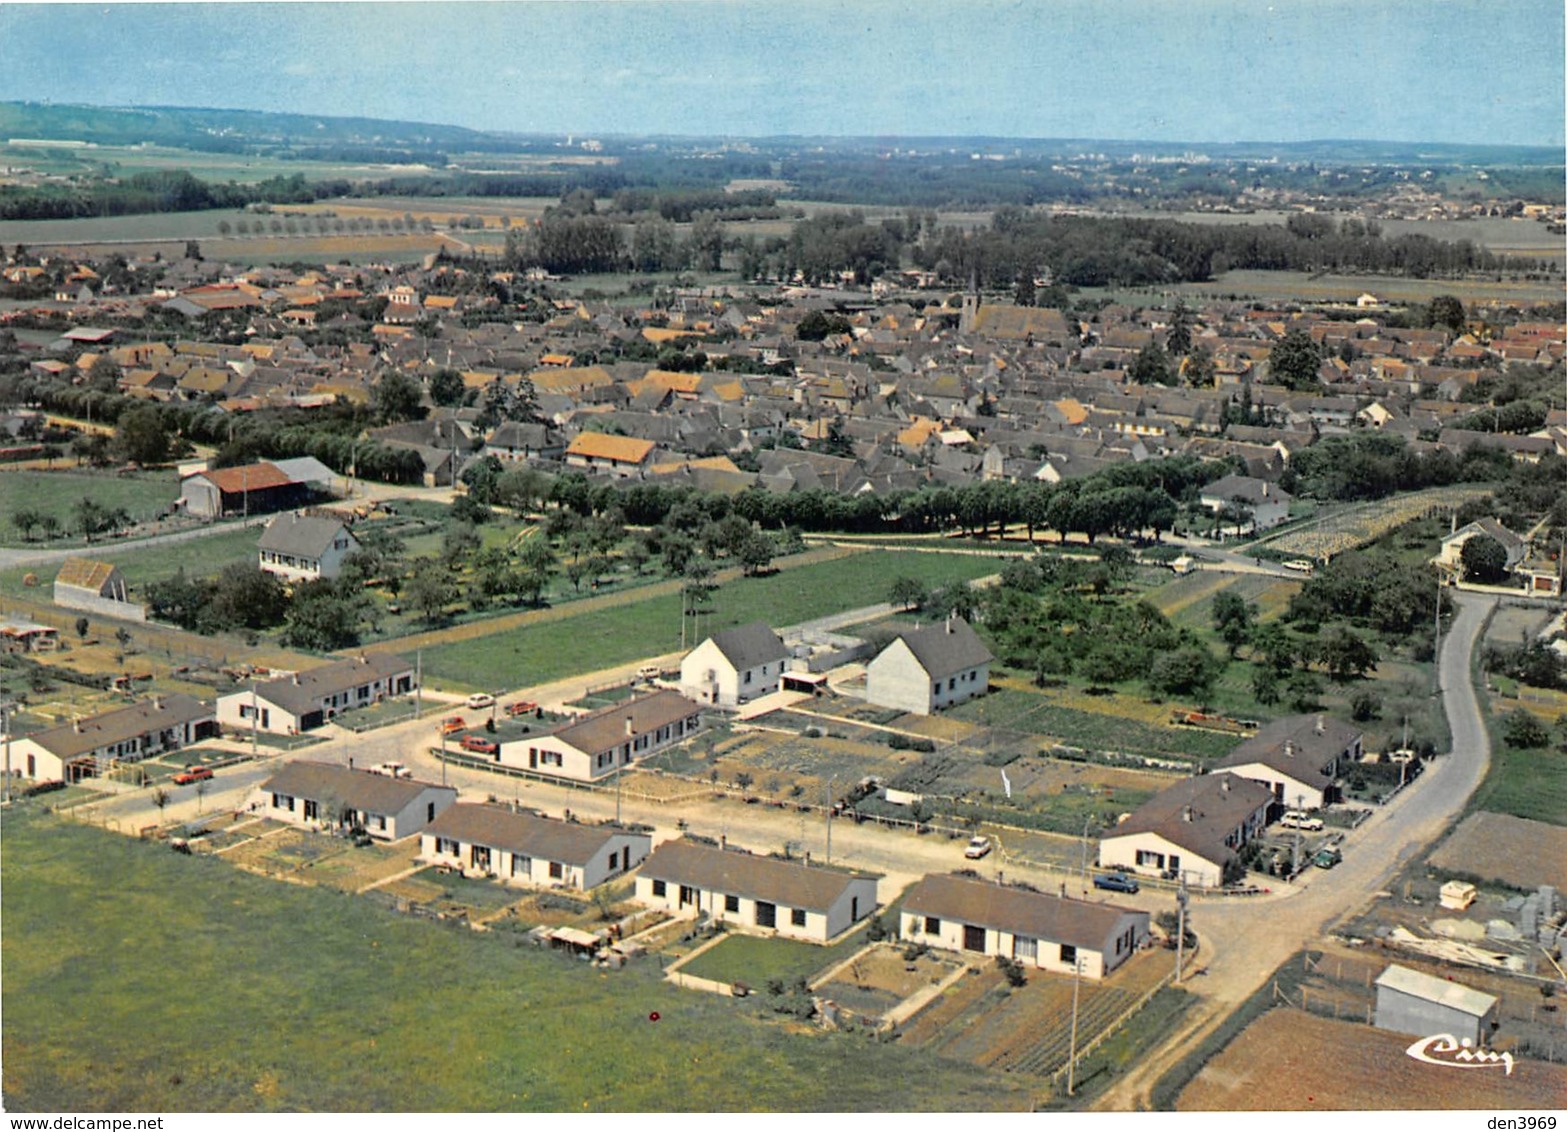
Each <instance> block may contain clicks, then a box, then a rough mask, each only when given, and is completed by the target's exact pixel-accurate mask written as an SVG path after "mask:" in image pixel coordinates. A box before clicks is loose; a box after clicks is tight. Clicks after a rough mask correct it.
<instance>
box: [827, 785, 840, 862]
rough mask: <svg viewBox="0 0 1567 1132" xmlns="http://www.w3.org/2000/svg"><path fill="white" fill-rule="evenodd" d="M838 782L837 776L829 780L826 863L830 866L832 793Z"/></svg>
mask: <svg viewBox="0 0 1567 1132" xmlns="http://www.w3.org/2000/svg"><path fill="white" fill-rule="evenodd" d="M837 782H838V777H837V775H834V776H832V777H831V778H829V779H828V780H827V861H826V863H827V864H829V865H830V864H832V806H833V801H832V793H833V787H834V786H835V785H837Z"/></svg>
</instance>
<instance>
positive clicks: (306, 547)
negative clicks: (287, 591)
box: [256, 514, 359, 582]
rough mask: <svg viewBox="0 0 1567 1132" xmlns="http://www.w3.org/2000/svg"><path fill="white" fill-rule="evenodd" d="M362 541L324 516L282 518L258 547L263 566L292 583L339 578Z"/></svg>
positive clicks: (269, 524) (291, 515)
mask: <svg viewBox="0 0 1567 1132" xmlns="http://www.w3.org/2000/svg"><path fill="white" fill-rule="evenodd" d="M358 549H359V540H358V539H356V538H355V537H354V535H353V532H352V531H350V530H349V529H348V527H347V526H345V525H344V524H343V522H342V520H340V519H332V518H328V517H327V516H324V515H298V514H288V515H279V516H278V517H277V518H275V519H273V520H272V521H271V522H270V523H268V524H267V529H266V530H265V531H263V532H262V535H261V541H260V542H258V543H257V544H256V550H257V553H258V554H259V556H260V566H261V569H262V570H263V571H265V572H266V573H268V574H276V575H277V576H278V577H280V578H282V579H284V580H285V581H289V582H313V581H315V580H316V579H318V578H335V577H337V576H338V575H339V574H341V573H342V572H343V561H344V559H346V558H347V557H348V556H349V555H350V554H353V553H354V552H355V551H356V550H358Z"/></svg>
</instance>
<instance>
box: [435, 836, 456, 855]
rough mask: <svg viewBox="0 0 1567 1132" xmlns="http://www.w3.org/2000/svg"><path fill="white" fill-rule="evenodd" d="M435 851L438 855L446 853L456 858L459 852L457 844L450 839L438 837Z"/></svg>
mask: <svg viewBox="0 0 1567 1132" xmlns="http://www.w3.org/2000/svg"><path fill="white" fill-rule="evenodd" d="M435 851H436V852H437V853H446V854H448V855H450V856H453V857H455V856H456V855H457V852H458V848H457V842H455V841H453V840H452V839H451V838H450V837H437V838H436V839H435Z"/></svg>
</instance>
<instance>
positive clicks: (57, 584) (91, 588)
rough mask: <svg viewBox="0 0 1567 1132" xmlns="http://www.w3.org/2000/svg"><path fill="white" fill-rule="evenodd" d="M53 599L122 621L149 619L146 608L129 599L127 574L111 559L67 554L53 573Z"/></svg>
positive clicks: (62, 603)
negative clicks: (54, 573)
mask: <svg viewBox="0 0 1567 1132" xmlns="http://www.w3.org/2000/svg"><path fill="white" fill-rule="evenodd" d="M54 603H55V604H56V605H60V606H64V607H65V608H66V609H79V610H81V611H82V612H84V613H99V614H102V615H103V616H105V617H118V618H120V619H121V620H123V621H145V620H147V608H146V606H143V605H137V604H136V603H135V602H133V601H131V600H130V592H129V590H128V588H127V587H126V584H125V575H124V574H122V573H120V568H119V567H118V566H115V565H113V564H111V563H108V562H96V561H94V560H93V559H91V558H67V559H66V560H65V561H64V562H62V563H60V572H59V573H58V574H56V575H55V576H54Z"/></svg>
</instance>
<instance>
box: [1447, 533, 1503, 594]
mask: <svg viewBox="0 0 1567 1132" xmlns="http://www.w3.org/2000/svg"><path fill="white" fill-rule="evenodd" d="M1458 560H1459V562H1461V563H1462V564H1463V567H1464V577H1465V578H1467V579H1468V580H1470V581H1472V582H1482V583H1485V584H1494V583H1496V582H1500V581H1502V580H1503V579H1504V578H1506V577H1507V548H1506V547H1504V546H1503V545H1502V544H1501V543H1499V542H1497V541H1496V540H1495V539H1494V538H1492V537H1491V536H1490V535H1475V536H1473V537H1472V538H1468V539H1465V540H1464V547H1463V549H1462V550H1460V551H1459V552H1458Z"/></svg>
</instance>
